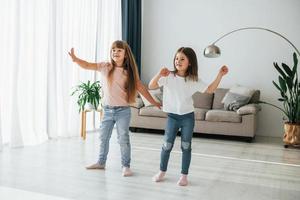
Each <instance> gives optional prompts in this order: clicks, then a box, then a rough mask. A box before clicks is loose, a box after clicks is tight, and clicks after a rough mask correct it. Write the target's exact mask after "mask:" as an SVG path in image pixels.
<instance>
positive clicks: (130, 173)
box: [122, 167, 133, 177]
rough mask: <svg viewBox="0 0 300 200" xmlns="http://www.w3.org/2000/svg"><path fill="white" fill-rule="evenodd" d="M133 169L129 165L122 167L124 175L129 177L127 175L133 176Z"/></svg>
mask: <svg viewBox="0 0 300 200" xmlns="http://www.w3.org/2000/svg"><path fill="white" fill-rule="evenodd" d="M132 174H133V173H132V171H131V169H130V168H129V167H123V169H122V176H124V177H127V176H132Z"/></svg>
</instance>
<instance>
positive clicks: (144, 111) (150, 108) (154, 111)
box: [139, 106, 167, 117]
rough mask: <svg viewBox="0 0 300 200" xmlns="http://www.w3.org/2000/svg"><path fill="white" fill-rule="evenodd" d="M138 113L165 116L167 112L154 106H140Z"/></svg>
mask: <svg viewBox="0 0 300 200" xmlns="http://www.w3.org/2000/svg"><path fill="white" fill-rule="evenodd" d="M139 115H141V116H150V117H167V113H165V112H163V111H162V110H160V109H158V108H157V107H155V106H147V107H142V108H141V109H140V112H139Z"/></svg>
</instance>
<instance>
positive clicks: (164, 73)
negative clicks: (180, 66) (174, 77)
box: [148, 67, 170, 90]
mask: <svg viewBox="0 0 300 200" xmlns="http://www.w3.org/2000/svg"><path fill="white" fill-rule="evenodd" d="M169 74H170V71H169V70H168V68H166V67H164V68H162V69H161V70H160V71H159V72H158V74H156V75H155V76H154V77H153V78H152V80H151V81H150V83H149V85H148V87H149V89H151V90H152V89H157V88H159V85H158V80H159V79H160V78H161V77H162V76H168V75H169Z"/></svg>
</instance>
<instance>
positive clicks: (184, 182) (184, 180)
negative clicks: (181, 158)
mask: <svg viewBox="0 0 300 200" xmlns="http://www.w3.org/2000/svg"><path fill="white" fill-rule="evenodd" d="M177 185H179V186H187V185H188V180H187V175H185V174H181V177H180V178H179V180H178V182H177Z"/></svg>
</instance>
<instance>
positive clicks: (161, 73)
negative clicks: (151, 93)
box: [159, 67, 170, 76]
mask: <svg viewBox="0 0 300 200" xmlns="http://www.w3.org/2000/svg"><path fill="white" fill-rule="evenodd" d="M159 74H160V75H161V76H168V75H169V74H170V70H168V68H166V67H164V68H162V69H161V70H160V71H159Z"/></svg>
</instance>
